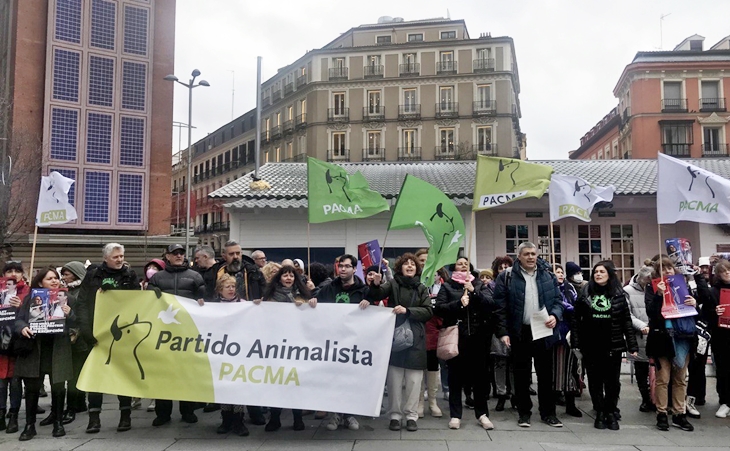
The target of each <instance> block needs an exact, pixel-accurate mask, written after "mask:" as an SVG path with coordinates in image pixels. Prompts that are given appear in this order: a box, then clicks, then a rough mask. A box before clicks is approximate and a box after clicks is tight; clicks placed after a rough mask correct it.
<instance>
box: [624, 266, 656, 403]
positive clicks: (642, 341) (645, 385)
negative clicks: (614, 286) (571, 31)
mask: <svg viewBox="0 0 730 451" xmlns="http://www.w3.org/2000/svg"><path fill="white" fill-rule="evenodd" d="M653 271H654V268H652V267H650V266H644V267H643V268H641V269H640V270H639V272H638V273H636V274H635V275H634V276H633V277H632V278H631V280H629V283H628V284H627V285H626V286H625V287H624V291H626V293H627V294H628V295H629V310H630V311H631V324H632V326H633V327H634V335H635V336H636V342H637V344H638V345H639V353H638V354H637V356H636V357H633V356H629V360H631V361H632V362H633V364H634V373H635V374H636V385H637V386H638V387H639V393H641V405H640V406H639V410H640V411H641V412H652V411H655V410H656V406H655V405H654V403H653V402H652V401H651V394H650V387H649V357H648V356H647V355H646V336H647V335H648V334H649V317H648V316H647V315H646V303H645V302H644V290H645V289H646V285H647V284H649V283H651V273H652V272H653Z"/></svg>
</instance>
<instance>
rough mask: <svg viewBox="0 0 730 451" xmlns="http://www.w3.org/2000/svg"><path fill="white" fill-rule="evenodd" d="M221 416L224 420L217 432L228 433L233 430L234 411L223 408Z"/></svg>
mask: <svg viewBox="0 0 730 451" xmlns="http://www.w3.org/2000/svg"><path fill="white" fill-rule="evenodd" d="M221 418H222V419H223V421H222V422H221V425H220V426H218V429H216V431H215V432H216V433H218V434H228V433H229V432H231V431H232V430H233V412H232V411H230V410H221Z"/></svg>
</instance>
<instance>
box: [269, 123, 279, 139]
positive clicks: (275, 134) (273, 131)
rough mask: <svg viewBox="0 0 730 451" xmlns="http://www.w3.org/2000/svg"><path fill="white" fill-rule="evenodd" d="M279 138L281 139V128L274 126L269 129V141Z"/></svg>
mask: <svg viewBox="0 0 730 451" xmlns="http://www.w3.org/2000/svg"><path fill="white" fill-rule="evenodd" d="M279 138H281V127H280V126H279V125H275V126H273V127H271V139H279Z"/></svg>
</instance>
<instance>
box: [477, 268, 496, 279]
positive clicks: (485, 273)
mask: <svg viewBox="0 0 730 451" xmlns="http://www.w3.org/2000/svg"><path fill="white" fill-rule="evenodd" d="M482 276H487V277H489V278H490V279H494V271H492V270H491V269H482V271H481V272H480V273H479V278H480V279H481V278H482Z"/></svg>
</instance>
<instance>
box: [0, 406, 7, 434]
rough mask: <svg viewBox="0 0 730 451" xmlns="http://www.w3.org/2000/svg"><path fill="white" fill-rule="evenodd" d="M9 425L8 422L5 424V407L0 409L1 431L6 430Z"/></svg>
mask: <svg viewBox="0 0 730 451" xmlns="http://www.w3.org/2000/svg"><path fill="white" fill-rule="evenodd" d="M7 427H8V426H7V424H5V409H0V431H4V430H5V429H6V428H7Z"/></svg>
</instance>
